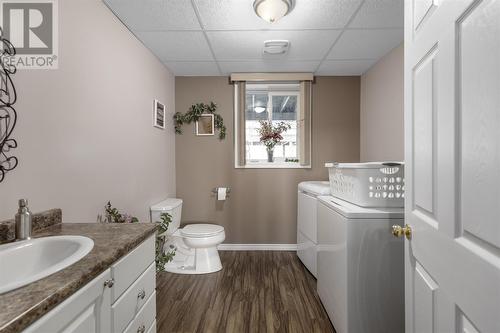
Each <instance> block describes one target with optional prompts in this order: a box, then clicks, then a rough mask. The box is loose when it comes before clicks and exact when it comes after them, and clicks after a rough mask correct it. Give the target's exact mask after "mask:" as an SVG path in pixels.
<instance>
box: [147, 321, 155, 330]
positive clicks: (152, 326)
mask: <svg viewBox="0 0 500 333" xmlns="http://www.w3.org/2000/svg"><path fill="white" fill-rule="evenodd" d="M148 333H156V320H155V321H153V323H152V324H151V326H150V327H149V330H148Z"/></svg>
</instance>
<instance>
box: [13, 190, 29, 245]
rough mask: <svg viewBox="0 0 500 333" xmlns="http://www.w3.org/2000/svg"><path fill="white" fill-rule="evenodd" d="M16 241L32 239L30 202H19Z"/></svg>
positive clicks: (23, 200) (24, 200)
mask: <svg viewBox="0 0 500 333" xmlns="http://www.w3.org/2000/svg"><path fill="white" fill-rule="evenodd" d="M15 220H16V240H27V239H31V232H32V230H33V229H32V214H31V212H30V209H29V208H28V200H26V199H20V200H19V209H18V211H17V214H16V218H15Z"/></svg>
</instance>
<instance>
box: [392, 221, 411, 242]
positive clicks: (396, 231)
mask: <svg viewBox="0 0 500 333" xmlns="http://www.w3.org/2000/svg"><path fill="white" fill-rule="evenodd" d="M392 234H393V235H394V237H403V235H404V236H405V237H406V239H411V234H412V230H411V227H410V226H409V225H408V224H405V226H404V227H402V226H400V225H393V226H392Z"/></svg>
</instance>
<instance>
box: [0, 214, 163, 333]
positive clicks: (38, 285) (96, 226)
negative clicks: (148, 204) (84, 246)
mask: <svg viewBox="0 0 500 333" xmlns="http://www.w3.org/2000/svg"><path fill="white" fill-rule="evenodd" d="M156 228H157V226H156V224H155V223H126V224H125V223H124V224H118V223H109V224H102V223H63V224H55V225H52V226H49V227H47V228H45V229H43V230H40V231H38V232H36V233H35V235H34V236H35V237H44V236H59V235H80V236H87V237H89V238H91V239H92V240H93V241H94V247H93V249H92V250H91V251H90V253H89V254H87V255H86V256H85V257H84V258H83V259H81V260H80V261H78V262H76V263H75V264H73V265H71V266H69V267H67V268H65V269H63V270H61V271H59V272H57V273H54V274H52V275H50V276H48V277H46V278H44V279H42V280H38V281H36V282H33V283H31V284H29V285H27V286H24V287H21V288H18V289H15V290H12V291H10V292H7V293H4V294H1V295H0V333H11V332H19V331H21V330H22V329H24V328H26V327H28V326H29V325H30V324H31V323H33V322H34V321H36V320H37V319H39V318H41V317H42V316H43V315H44V314H46V313H47V312H49V311H50V310H51V309H53V308H54V307H55V306H57V305H58V304H59V303H61V302H63V301H64V300H65V299H66V298H68V297H69V296H71V295H72V294H73V293H75V292H76V291H77V290H78V289H80V288H81V287H82V286H84V285H85V284H87V283H88V282H90V281H91V280H92V279H94V278H95V277H97V276H98V275H99V274H101V273H102V272H104V271H105V270H106V269H108V268H109V267H110V266H111V264H113V263H114V262H116V261H117V260H118V259H120V258H121V257H123V256H124V255H125V254H127V253H128V252H130V251H131V250H132V249H134V248H135V247H136V246H137V245H139V244H140V243H141V242H142V241H144V240H145V239H147V238H148V237H149V236H150V235H152V234H153V233H154V232H155V231H156Z"/></svg>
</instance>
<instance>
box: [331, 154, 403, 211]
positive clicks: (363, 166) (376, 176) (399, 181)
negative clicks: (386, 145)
mask: <svg viewBox="0 0 500 333" xmlns="http://www.w3.org/2000/svg"><path fill="white" fill-rule="evenodd" d="M325 167H327V168H328V173H329V178H330V191H331V194H332V196H334V197H337V198H340V199H343V200H346V201H349V202H352V203H353V204H356V205H358V206H362V207H404V190H405V183H404V163H402V162H369V163H335V162H333V163H326V164H325Z"/></svg>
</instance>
